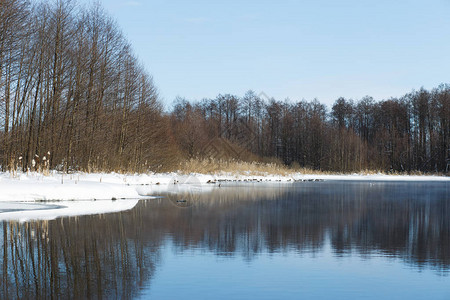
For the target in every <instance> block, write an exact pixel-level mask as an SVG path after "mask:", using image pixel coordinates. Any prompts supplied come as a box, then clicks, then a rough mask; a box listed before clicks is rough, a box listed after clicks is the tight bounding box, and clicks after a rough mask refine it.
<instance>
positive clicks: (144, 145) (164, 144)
mask: <svg viewBox="0 0 450 300" xmlns="http://www.w3.org/2000/svg"><path fill="white" fill-rule="evenodd" d="M0 5H1V10H0V126H1V129H0V165H1V167H2V169H4V170H5V169H11V168H17V167H20V168H23V169H24V170H26V169H30V168H33V167H34V168H37V167H38V166H36V164H37V163H39V161H40V162H41V163H42V160H43V159H44V160H46V162H47V164H48V166H49V167H50V168H59V169H63V170H66V171H69V170H71V169H81V170H96V169H97V170H136V171H144V170H148V169H155V170H159V169H161V168H162V166H163V165H164V166H169V165H170V160H171V156H170V155H171V154H172V153H171V151H170V149H172V148H173V147H169V144H170V138H169V139H168V138H167V137H170V134H169V133H168V132H167V130H169V129H170V126H168V124H169V123H168V121H169V120H168V118H167V117H166V116H164V115H163V111H162V106H161V103H160V101H159V99H158V92H157V89H156V87H155V85H154V83H153V79H152V77H151V76H150V75H149V74H147V72H146V71H145V70H144V68H143V66H142V65H141V64H140V63H139V61H138V60H137V58H136V56H135V55H134V53H133V51H132V49H131V46H130V44H129V43H128V41H127V40H126V38H125V37H124V36H123V34H122V33H121V31H120V30H119V28H118V26H117V24H116V22H115V21H114V20H113V19H112V18H111V17H109V16H108V15H107V14H106V13H105V12H104V10H103V9H102V8H101V7H100V5H99V4H93V5H91V6H90V7H87V8H84V7H80V6H78V5H77V4H76V3H75V2H74V1H70V0H56V1H52V2H49V1H42V2H33V3H30V2H29V1H25V0H1V2H0ZM172 144H173V143H172ZM162 149H164V150H162ZM44 156H45V158H44Z"/></svg>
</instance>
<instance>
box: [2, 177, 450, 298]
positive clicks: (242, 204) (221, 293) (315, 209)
mask: <svg viewBox="0 0 450 300" xmlns="http://www.w3.org/2000/svg"><path fill="white" fill-rule="evenodd" d="M162 196H165V197H164V198H160V199H151V200H145V201H140V202H139V203H138V204H137V205H136V206H135V207H134V208H133V209H131V210H129V211H125V212H119V213H110V214H101V215H93V216H92V215H91V216H78V217H65V218H58V219H56V220H50V221H33V222H26V223H18V222H13V221H8V222H3V223H2V225H1V226H2V233H3V234H2V237H0V242H1V243H2V244H3V253H2V255H1V256H0V261H1V263H2V269H1V270H0V276H1V278H2V287H1V290H0V298H2V299H4V298H34V297H35V296H39V297H43V298H49V297H50V296H51V295H54V296H56V297H58V298H86V297H90V298H98V297H100V298H152V299H176V298H183V299H302V298H304V299H311V298H313V299H349V298H363V299H449V298H450V243H449V242H450V205H449V204H450V203H449V202H450V183H447V182H418V183H417V182H416V183H407V182H303V183H294V184H262V183H255V184H234V185H232V184H222V185H221V187H220V188H219V187H218V186H217V185H211V186H208V190H207V191H206V189H203V190H199V187H195V189H193V190H189V189H185V190H184V192H180V193H178V194H174V193H172V192H171V190H170V189H169V193H162Z"/></svg>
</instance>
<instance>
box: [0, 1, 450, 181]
mask: <svg viewBox="0 0 450 300" xmlns="http://www.w3.org/2000/svg"><path fill="white" fill-rule="evenodd" d="M0 4H1V9H0V166H1V169H2V170H11V169H16V168H20V169H23V170H24V171H25V170H28V169H31V170H32V169H33V168H35V169H36V168H37V167H38V166H37V165H36V164H38V163H39V162H40V163H41V164H43V163H44V162H45V166H46V167H48V168H51V169H57V170H60V171H65V172H71V171H86V172H92V171H117V172H147V171H155V172H160V171H175V170H177V169H178V168H179V166H180V164H181V163H182V162H183V161H186V160H206V161H208V160H225V161H226V160H233V161H247V162H261V163H266V162H271V163H276V164H280V165H286V166H288V167H290V168H292V169H296V168H308V169H311V170H320V171H333V172H357V171H365V170H375V171H382V172H405V173H406V172H408V173H410V172H416V171H420V172H448V171H449V167H448V164H449V155H450V153H449V152H450V144H449V131H450V120H449V119H450V85H448V84H441V85H440V86H439V87H436V88H434V89H432V90H426V89H424V88H420V89H419V90H416V91H411V92H410V93H408V94H406V95H404V96H402V97H400V98H391V99H387V100H382V101H375V100H374V99H373V98H371V97H369V96H366V97H363V98H362V99H357V100H354V99H345V98H339V99H337V100H336V101H335V102H334V104H333V106H332V107H331V108H328V107H326V106H325V105H323V104H321V103H320V102H319V101H318V100H316V99H314V100H313V101H306V100H301V101H293V100H282V101H280V100H276V99H273V98H270V97H267V96H266V95H265V94H264V93H261V94H257V93H255V92H252V91H249V92H247V93H246V94H245V95H243V96H242V97H240V96H236V95H231V94H225V95H218V96H217V97H216V98H214V99H202V100H200V101H194V100H187V99H184V98H181V97H179V98H177V99H175V100H174V103H173V106H172V108H171V109H169V110H165V109H164V107H163V103H162V100H161V99H160V96H159V95H158V89H157V87H156V85H155V83H154V81H153V78H152V76H151V75H150V74H149V73H147V71H146V70H145V68H144V67H143V65H142V64H141V62H140V61H139V60H138V58H137V56H136V55H135V54H134V53H133V50H132V46H131V45H130V43H129V42H128V41H127V39H126V37H125V36H124V34H123V33H122V32H121V30H120V28H119V27H118V25H117V23H116V22H115V20H114V19H113V18H111V17H110V16H109V15H108V14H107V13H106V12H105V11H104V10H103V8H102V7H101V6H100V5H99V4H92V5H90V6H89V7H81V6H79V5H77V4H76V3H75V2H74V1H69V0H58V1H52V2H50V3H49V2H47V1H44V2H31V3H30V2H29V1H25V0H1V2H0ZM368 72H370V70H368ZM299 96H300V97H301V95H299Z"/></svg>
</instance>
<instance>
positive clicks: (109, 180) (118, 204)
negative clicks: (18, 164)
mask: <svg viewBox="0 0 450 300" xmlns="http://www.w3.org/2000/svg"><path fill="white" fill-rule="evenodd" d="M311 180H354V181H361V180H363V181H442V182H450V177H446V176H407V175H384V174H373V175H362V174H352V175H311V174H300V173H298V174H291V175H287V176H281V175H270V174H265V175H259V176H253V175H242V174H241V175H236V174H231V173H223V174H220V175H206V174H190V175H180V174H177V173H164V174H155V173H149V174H117V173H108V174H106V173H94V174H86V173H76V174H61V173H57V172H52V173H50V174H49V175H48V176H44V175H42V174H40V173H28V174H27V173H18V174H11V173H0V221H1V220H21V221H24V220H31V219H44V220H47V219H54V218H58V217H62V216H77V215H86V214H100V213H109V212H118V211H125V210H129V209H131V208H133V207H134V206H135V205H136V204H137V203H138V201H139V200H140V199H148V198H151V196H153V195H156V194H158V193H162V192H166V193H170V194H177V193H185V192H189V193H199V192H208V191H211V190H213V189H214V188H217V187H218V184H220V183H222V182H230V181H231V182H244V183H245V182H253V183H255V182H266V183H271V182H275V183H280V182H281V183H286V184H288V183H292V182H295V181H311ZM211 183H215V184H211ZM42 201H44V202H45V203H42ZM37 202H39V203H37Z"/></svg>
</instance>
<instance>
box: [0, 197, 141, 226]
mask: <svg viewBox="0 0 450 300" xmlns="http://www.w3.org/2000/svg"><path fill="white" fill-rule="evenodd" d="M138 202H139V199H128V200H116V201H115V200H100V201H59V202H50V203H45V204H36V203H26V202H0V221H20V222H26V221H29V220H53V219H56V218H59V217H72V216H81V215H96V214H106V213H113V212H120V211H126V210H130V209H132V208H133V207H135V206H136V204H137V203H138Z"/></svg>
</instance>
